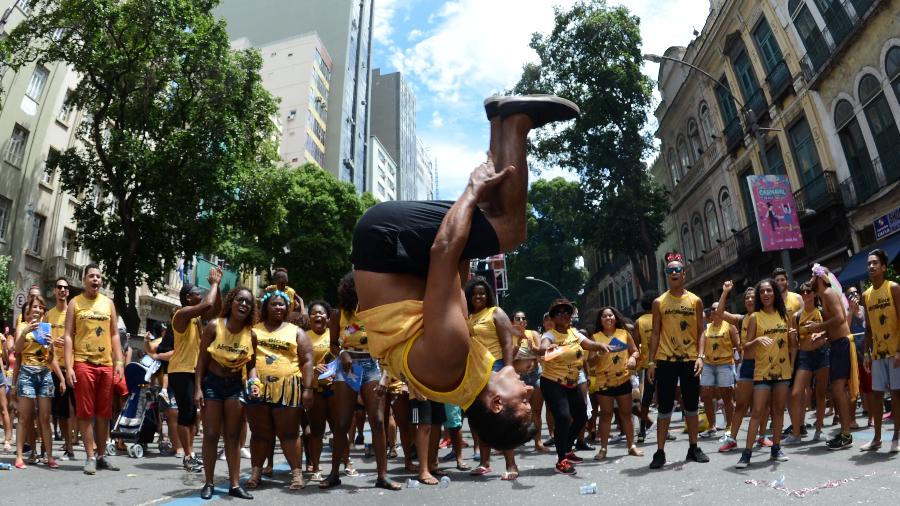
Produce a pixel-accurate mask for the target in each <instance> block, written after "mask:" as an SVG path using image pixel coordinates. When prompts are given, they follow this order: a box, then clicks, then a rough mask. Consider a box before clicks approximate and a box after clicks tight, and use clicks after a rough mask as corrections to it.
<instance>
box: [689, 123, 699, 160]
mask: <svg viewBox="0 0 900 506" xmlns="http://www.w3.org/2000/svg"><path fill="white" fill-rule="evenodd" d="M688 141H689V142H690V143H691V153H692V154H693V155H694V157H699V156H700V155H702V154H703V145H702V144H701V143H700V129H699V128H698V127H697V122H696V121H695V120H694V118H691V119H689V120H688Z"/></svg>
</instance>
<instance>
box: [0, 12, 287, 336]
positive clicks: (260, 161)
mask: <svg viewBox="0 0 900 506" xmlns="http://www.w3.org/2000/svg"><path fill="white" fill-rule="evenodd" d="M217 3H218V2H217V1H216V0H29V5H30V6H31V8H32V10H33V14H32V15H31V16H30V17H29V18H28V19H26V20H25V21H23V22H22V23H21V24H20V25H18V26H17V27H16V28H15V29H14V30H13V31H12V32H11V33H10V34H9V36H8V37H7V38H6V39H5V40H4V41H3V42H2V46H0V54H2V55H3V56H4V59H5V60H6V61H8V62H9V64H10V66H11V67H12V68H15V69H18V68H20V67H21V66H23V65H25V64H27V63H29V62H32V61H35V62H37V63H41V62H56V61H62V62H66V63H67V64H68V65H69V66H70V67H71V68H72V69H73V70H74V71H75V72H77V73H78V74H79V75H80V76H81V80H80V82H79V84H78V85H77V87H76V88H75V89H74V90H73V92H72V93H71V94H70V96H69V99H68V105H70V106H73V107H75V108H77V109H78V110H80V111H82V112H83V114H84V117H85V121H83V122H82V123H81V124H80V126H79V128H78V131H77V136H78V141H79V142H78V144H77V146H76V147H73V148H70V149H68V150H66V151H65V152H64V153H62V155H61V156H60V157H59V159H58V162H57V163H56V164H55V165H57V167H53V168H58V169H59V172H60V181H61V183H62V187H63V189H64V190H65V191H67V192H68V193H70V194H72V195H77V196H80V197H81V198H82V200H81V204H80V205H78V206H77V207H76V212H75V216H74V219H75V222H76V223H77V225H78V236H77V242H78V244H79V245H80V246H83V247H85V248H87V250H89V251H90V254H91V257H92V258H94V259H95V260H98V261H100V262H101V263H102V265H103V268H104V273H105V276H106V279H107V280H108V282H109V283H110V285H111V287H112V289H113V293H114V296H115V302H116V306H117V308H118V309H119V311H120V314H122V315H123V316H124V318H125V321H126V323H127V325H128V327H129V329H132V330H134V329H135V328H136V326H137V324H138V318H139V317H138V314H137V310H136V288H137V287H138V286H139V285H141V284H142V283H148V284H149V285H150V286H151V288H153V289H161V288H162V281H163V279H164V275H165V273H166V272H167V271H168V270H170V269H171V268H173V267H174V266H175V263H176V259H177V258H178V257H179V256H182V255H184V256H185V257H190V256H191V255H193V253H195V252H209V251H214V249H215V246H216V243H217V241H218V240H219V239H220V238H221V237H223V236H224V232H223V230H224V228H225V227H227V226H229V223H230V222H231V217H230V216H229V214H228V213H227V212H226V211H228V210H231V209H234V207H235V206H237V205H240V204H243V203H246V202H247V199H246V198H245V195H243V192H242V191H241V184H242V183H246V182H247V181H250V180H253V179H254V175H255V174H256V173H257V172H258V171H259V170H260V169H261V168H266V167H270V166H271V165H272V164H273V162H274V160H276V158H277V146H276V144H275V135H276V132H275V126H274V123H273V118H274V115H275V114H276V111H277V107H276V102H275V100H274V99H273V97H272V96H271V95H270V94H269V93H268V92H267V91H266V90H265V89H264V88H263V87H262V83H261V77H260V75H259V70H260V68H261V65H262V60H261V58H260V56H259V54H258V53H256V52H254V51H241V52H236V51H232V50H231V48H230V44H229V40H228V35H227V33H226V31H225V24H224V21H222V20H219V19H216V18H215V17H214V16H213V15H212V14H211V12H210V11H211V9H212V8H213V7H214V6H215V5H216V4H217ZM248 225H249V226H250V227H251V229H252V227H253V226H254V225H255V224H254V223H253V222H250V223H248Z"/></svg>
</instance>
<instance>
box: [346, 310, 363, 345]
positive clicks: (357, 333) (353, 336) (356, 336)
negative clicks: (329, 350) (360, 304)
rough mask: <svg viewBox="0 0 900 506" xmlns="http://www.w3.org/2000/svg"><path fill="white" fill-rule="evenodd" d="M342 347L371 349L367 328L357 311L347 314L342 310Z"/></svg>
mask: <svg viewBox="0 0 900 506" xmlns="http://www.w3.org/2000/svg"><path fill="white" fill-rule="evenodd" d="M341 349H343V350H353V351H369V338H368V336H367V335H366V328H365V327H364V326H363V324H362V322H360V321H359V317H358V316H356V313H355V312H354V313H352V314H347V312H346V311H343V310H341Z"/></svg>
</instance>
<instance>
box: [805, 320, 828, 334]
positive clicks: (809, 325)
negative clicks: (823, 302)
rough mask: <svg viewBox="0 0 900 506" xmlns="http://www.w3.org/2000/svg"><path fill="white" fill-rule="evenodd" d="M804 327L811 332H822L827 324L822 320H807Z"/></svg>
mask: <svg viewBox="0 0 900 506" xmlns="http://www.w3.org/2000/svg"><path fill="white" fill-rule="evenodd" d="M803 327H804V328H805V329H806V330H808V331H810V332H822V331H823V330H825V324H824V323H822V322H806V323H804V324H803Z"/></svg>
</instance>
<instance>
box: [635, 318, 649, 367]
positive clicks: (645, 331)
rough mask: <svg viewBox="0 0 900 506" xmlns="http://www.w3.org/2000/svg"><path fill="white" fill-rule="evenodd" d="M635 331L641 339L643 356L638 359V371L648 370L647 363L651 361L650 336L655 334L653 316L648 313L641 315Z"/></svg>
mask: <svg viewBox="0 0 900 506" xmlns="http://www.w3.org/2000/svg"><path fill="white" fill-rule="evenodd" d="M634 329H635V331H636V332H637V333H638V336H640V338H641V346H640V350H641V355H640V356H639V357H638V359H637V366H636V368H635V369H636V370H638V371H640V370H643V369H646V368H647V362H649V361H650V334H652V333H653V314H652V313H646V314H643V315H641V316H640V317H639V318H638V319H637V321H636V322H634Z"/></svg>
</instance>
